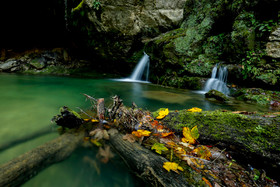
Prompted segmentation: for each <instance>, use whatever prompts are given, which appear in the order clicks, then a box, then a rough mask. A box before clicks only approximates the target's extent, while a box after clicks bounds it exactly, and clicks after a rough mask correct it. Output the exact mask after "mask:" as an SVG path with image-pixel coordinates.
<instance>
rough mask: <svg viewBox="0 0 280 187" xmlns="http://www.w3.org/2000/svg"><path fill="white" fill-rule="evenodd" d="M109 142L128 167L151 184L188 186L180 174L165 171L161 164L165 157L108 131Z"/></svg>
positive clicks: (165, 160) (169, 186) (174, 186)
mask: <svg viewBox="0 0 280 187" xmlns="http://www.w3.org/2000/svg"><path fill="white" fill-rule="evenodd" d="M109 134H110V140H109V141H110V144H111V145H112V147H113V148H114V149H115V151H116V152H117V153H118V154H119V155H120V156H121V157H122V159H123V160H124V161H125V162H126V164H127V165H128V166H129V167H130V169H131V170H132V171H133V172H134V173H135V174H136V175H137V176H138V177H140V178H141V179H143V181H145V182H146V183H147V184H151V186H168V187H176V186H178V187H183V186H190V185H189V184H187V182H186V180H185V179H184V178H183V176H182V175H181V174H177V173H175V172H173V171H170V172H167V171H166V170H165V169H164V168H163V167H162V166H163V163H164V162H168V160H167V159H165V158H163V157H162V156H159V155H156V154H155V153H153V152H152V151H150V150H148V149H146V148H144V147H143V146H141V145H139V144H138V143H130V142H129V141H125V140H123V135H121V134H119V133H110V131H109Z"/></svg>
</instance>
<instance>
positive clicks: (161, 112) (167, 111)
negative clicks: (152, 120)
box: [156, 108, 169, 119]
mask: <svg viewBox="0 0 280 187" xmlns="http://www.w3.org/2000/svg"><path fill="white" fill-rule="evenodd" d="M168 114H169V110H168V108H167V109H165V110H161V111H159V113H158V117H156V119H163V118H164V117H165V116H167V115H168Z"/></svg>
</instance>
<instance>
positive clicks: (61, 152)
mask: <svg viewBox="0 0 280 187" xmlns="http://www.w3.org/2000/svg"><path fill="white" fill-rule="evenodd" d="M83 136H84V132H82V131H81V132H77V133H65V134H63V135H61V136H60V137H58V138H56V139H54V140H52V141H50V142H47V143H45V144H43V145H41V146H39V147H37V148H35V149H33V150H31V151H29V152H27V153H24V154H23V155H21V156H19V157H17V158H14V159H12V160H11V161H9V162H8V163H6V164H3V165H2V166H0V186H5V187H8V186H19V185H21V184H23V183H24V182H26V181H28V180H29V179H30V178H32V177H33V176H35V175H36V174H37V173H38V172H40V171H41V170H42V169H44V168H46V167H48V166H50V165H51V164H54V163H56V162H60V161H62V160H64V159H66V158H67V157H68V156H70V155H71V153H72V152H73V151H74V150H75V149H76V148H77V147H78V145H80V143H81V142H82V140H83Z"/></svg>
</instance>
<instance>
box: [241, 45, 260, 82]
mask: <svg viewBox="0 0 280 187" xmlns="http://www.w3.org/2000/svg"><path fill="white" fill-rule="evenodd" d="M263 56H264V52H262V51H259V52H255V51H254V50H252V51H247V52H246V57H245V58H243V59H242V72H241V73H242V75H243V78H244V79H247V78H248V77H253V78H254V77H256V76H258V75H260V71H261V69H260V68H258V67H257V64H258V63H259V62H260V61H261V58H262V57H263Z"/></svg>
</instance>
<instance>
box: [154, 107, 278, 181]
mask: <svg viewBox="0 0 280 187" xmlns="http://www.w3.org/2000/svg"><path fill="white" fill-rule="evenodd" d="M157 113H158V112H155V113H154V115H155V116H156V115H157ZM161 123H163V124H165V125H167V126H168V127H169V128H171V129H173V130H174V131H177V132H178V133H181V131H182V128H183V127H190V128H191V127H193V126H195V125H196V126H197V127H198V129H199V134H200V136H199V139H198V141H199V142H200V143H201V144H206V145H209V144H212V145H215V146H218V147H220V148H222V149H224V148H226V150H227V152H228V153H229V154H230V155H231V156H233V158H234V159H237V160H238V161H239V162H241V163H243V164H248V163H250V164H251V165H254V166H255V167H258V168H267V173H269V174H270V176H272V177H274V178H275V179H276V180H278V181H280V177H279V175H277V173H278V171H279V168H280V157H279V155H280V149H279V147H280V136H279V135H280V115H279V113H274V114H273V113H266V114H260V113H248V112H245V111H243V112H242V111H235V112H231V111H202V112H189V111H187V110H180V111H172V112H170V113H169V115H168V116H166V117H165V118H164V119H163V120H162V121H161Z"/></svg>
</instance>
